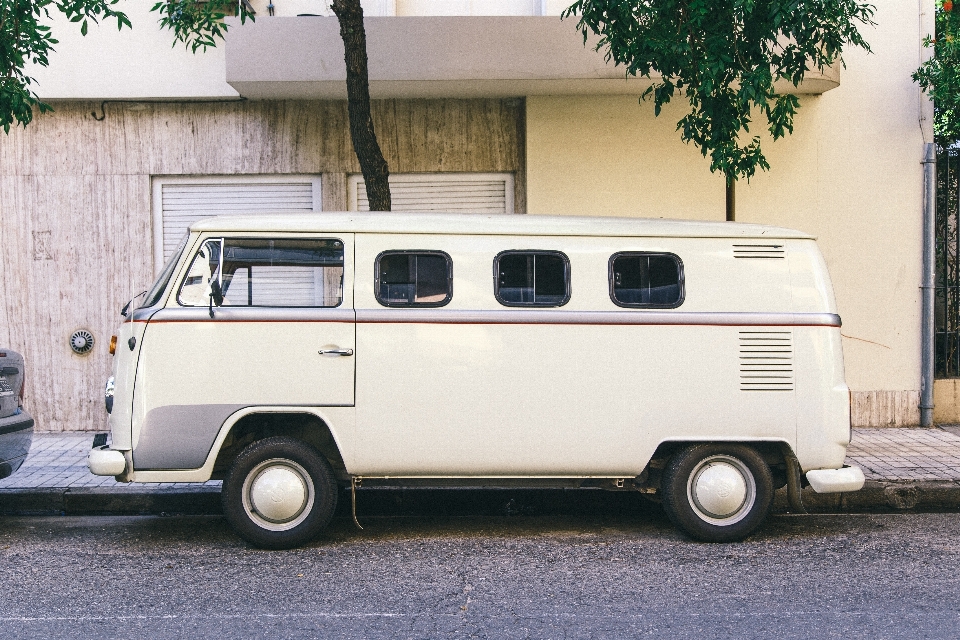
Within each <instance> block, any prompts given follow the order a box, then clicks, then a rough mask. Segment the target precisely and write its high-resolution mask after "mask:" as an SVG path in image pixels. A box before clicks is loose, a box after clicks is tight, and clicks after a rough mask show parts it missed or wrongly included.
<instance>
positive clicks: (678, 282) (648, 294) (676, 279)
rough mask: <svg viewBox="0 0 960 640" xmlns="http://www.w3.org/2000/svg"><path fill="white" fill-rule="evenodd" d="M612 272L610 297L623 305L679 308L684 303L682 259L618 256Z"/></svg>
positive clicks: (656, 254)
mask: <svg viewBox="0 0 960 640" xmlns="http://www.w3.org/2000/svg"><path fill="white" fill-rule="evenodd" d="M610 271H611V274H610V277H611V283H610V294H611V297H612V298H613V301H614V302H615V303H617V304H619V305H621V306H626V307H641V306H643V307H676V306H678V305H679V304H680V303H681V302H682V301H683V275H682V268H681V264H680V258H678V257H677V256H675V255H673V254H669V253H621V254H617V255H615V256H614V257H613V259H612V260H611V269H610Z"/></svg>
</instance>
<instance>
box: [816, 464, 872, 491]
mask: <svg viewBox="0 0 960 640" xmlns="http://www.w3.org/2000/svg"><path fill="white" fill-rule="evenodd" d="M807 481H808V482H809V483H810V486H811V487H813V490H814V491H816V492H817V493H845V492H847V491H859V490H860V489H862V488H863V483H864V482H865V479H864V477H863V471H861V470H860V467H851V466H849V465H844V467H843V468H842V469H814V470H812V471H807Z"/></svg>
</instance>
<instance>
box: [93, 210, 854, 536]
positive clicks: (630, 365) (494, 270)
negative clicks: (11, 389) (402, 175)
mask: <svg viewBox="0 0 960 640" xmlns="http://www.w3.org/2000/svg"><path fill="white" fill-rule="evenodd" d="M124 316H125V319H124V322H123V324H122V326H121V327H120V329H119V332H118V335H117V337H116V340H115V344H116V346H115V349H116V352H115V355H114V365H113V375H112V376H111V378H110V380H109V381H108V383H107V391H106V396H107V397H106V401H107V411H108V412H109V413H110V418H109V423H110V432H111V433H110V435H111V442H110V444H109V445H106V444H104V441H103V438H102V437H101V439H100V441H97V442H95V446H94V448H93V449H92V450H91V452H90V456H89V466H90V470H91V471H92V472H93V473H95V474H98V475H109V476H116V477H117V478H118V479H119V480H122V481H131V482H202V481H206V480H209V479H211V478H222V479H223V481H224V484H223V493H222V496H223V508H224V512H225V514H226V517H227V518H228V520H229V521H230V523H231V524H232V525H233V526H234V527H235V529H236V530H237V532H238V533H239V534H240V535H241V536H242V537H244V538H245V539H247V540H248V541H249V542H251V543H253V544H255V545H258V546H262V547H271V548H286V547H291V546H295V545H299V544H302V543H304V542H306V541H308V540H310V539H311V538H312V537H313V536H315V535H316V534H317V532H318V531H320V530H321V529H322V528H323V527H324V526H325V525H327V524H328V522H329V521H330V518H331V517H332V515H333V512H334V509H335V507H336V502H337V496H338V486H351V485H352V486H353V487H354V488H355V487H356V486H357V483H358V482H360V481H361V480H362V481H363V483H364V485H365V486H367V485H369V484H378V483H379V484H388V483H397V484H404V485H408V486H409V485H413V484H420V485H431V486H444V485H450V484H456V485H458V486H463V485H464V484H476V485H481V486H491V485H496V486H516V485H520V486H523V485H528V486H529V485H536V486H544V485H551V484H555V485H558V486H593V487H606V488H610V489H620V490H633V491H641V492H645V493H650V494H654V497H657V496H658V497H659V498H660V499H661V501H662V504H663V507H664V509H665V510H666V512H667V514H668V515H669V516H670V518H671V520H672V521H673V522H674V523H675V524H676V525H677V526H678V527H679V528H680V529H682V530H683V531H685V532H686V533H687V534H688V535H690V536H692V537H693V538H696V539H700V540H710V541H726V540H738V539H742V538H743V537H745V536H747V535H749V534H750V533H751V532H752V531H754V530H755V529H756V528H757V527H758V526H759V525H760V523H761V522H762V521H763V520H764V518H765V517H766V516H767V514H768V512H769V510H770V506H771V503H772V498H773V492H774V490H775V489H776V488H778V487H781V486H784V485H787V486H788V489H789V493H790V495H791V497H792V498H793V500H794V503H797V502H798V501H799V491H800V487H801V485H802V484H806V483H809V484H811V485H812V486H813V488H814V489H815V490H816V491H818V492H839V491H854V490H857V489H859V488H860V487H861V486H862V485H863V474H862V472H861V471H860V470H859V469H856V468H851V467H845V466H844V464H843V461H844V455H845V451H846V447H847V444H848V443H849V441H850V413H849V411H850V400H849V393H848V389H847V386H846V384H845V383H844V378H843V361H842V355H841V347H840V318H839V317H838V316H837V313H836V307H835V303H834V298H833V292H832V290H831V285H830V279H829V277H828V275H827V270H826V266H825V265H824V262H823V259H822V257H821V255H820V252H819V250H818V249H817V246H816V243H815V242H814V239H813V238H811V237H810V236H808V235H805V234H803V233H799V232H796V231H791V230H787V229H778V228H773V227H767V226H756V225H745V224H734V223H704V222H681V221H667V220H655V219H629V218H575V217H547V216H532V215H531V216H485V215H463V214H454V215H442V214H399V213H382V214H375V213H339V214H331V213H323V214H296V215H291V214H271V215H253V216H242V217H239V216H238V217H221V218H213V219H209V220H205V221H202V222H198V223H196V224H194V225H193V226H192V227H191V229H190V233H189V235H188V236H187V237H186V238H184V240H183V242H182V243H181V244H180V247H179V248H178V249H177V251H176V253H175V254H174V255H173V257H172V258H171V259H170V261H169V262H168V263H167V265H166V266H165V267H164V269H163V271H162V272H161V274H160V276H159V278H158V279H157V281H156V283H154V285H153V287H152V288H151V289H150V291H149V292H148V293H147V294H146V296H145V298H144V299H143V301H142V304H140V306H139V308H136V309H125V310H124Z"/></svg>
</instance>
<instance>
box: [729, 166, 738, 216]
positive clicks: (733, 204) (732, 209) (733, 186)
mask: <svg viewBox="0 0 960 640" xmlns="http://www.w3.org/2000/svg"><path fill="white" fill-rule="evenodd" d="M736 219H737V178H736V176H734V175H733V174H727V222H733V221H735V220H736Z"/></svg>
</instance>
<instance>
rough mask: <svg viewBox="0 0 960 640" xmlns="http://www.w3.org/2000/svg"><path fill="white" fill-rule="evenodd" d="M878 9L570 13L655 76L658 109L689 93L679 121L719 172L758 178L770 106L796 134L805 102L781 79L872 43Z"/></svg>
mask: <svg viewBox="0 0 960 640" xmlns="http://www.w3.org/2000/svg"><path fill="white" fill-rule="evenodd" d="M873 14H874V7H873V6H872V5H869V4H861V3H858V2H856V1H855V0H577V2H575V3H574V4H573V5H571V6H570V7H569V8H568V9H567V10H566V11H565V12H564V14H563V17H564V18H568V17H570V16H579V18H580V21H579V23H578V24H577V28H578V29H579V30H580V31H582V32H583V37H584V42H586V40H587V37H588V36H589V35H590V34H596V35H598V36H599V37H600V40H599V43H598V44H597V50H603V51H605V53H606V57H607V60H613V62H614V63H616V64H617V65H623V66H624V67H626V73H627V75H630V76H643V77H648V78H651V77H653V76H652V74H660V78H656V77H653V80H654V82H653V84H652V86H651V87H650V88H648V89H647V90H646V91H645V92H644V93H643V96H642V98H641V100H644V99H647V98H649V97H651V96H652V97H653V105H654V112H655V113H656V114H657V115H660V111H661V109H662V108H663V105H665V104H667V103H668V102H670V100H671V99H672V98H673V97H674V96H675V95H676V94H677V92H682V95H684V96H685V97H686V99H687V100H688V102H689V104H690V110H689V113H688V114H687V115H686V116H684V117H683V118H682V119H681V120H680V121H679V122H678V123H677V130H678V131H680V132H681V138H682V139H683V141H684V142H693V143H694V144H695V145H696V146H697V147H698V148H699V149H700V152H701V153H702V154H703V155H704V156H707V155H708V154H709V156H710V170H711V171H720V172H722V173H724V174H726V175H727V176H728V178H729V179H734V180H735V179H737V178H740V177H746V178H748V179H749V178H750V177H751V176H753V175H754V174H755V173H756V171H757V169H758V168H760V169H764V170H766V169H769V167H770V165H769V163H768V162H767V159H766V158H765V157H764V155H763V152H762V151H761V149H760V137H759V136H757V135H753V136H752V137H751V136H750V124H751V118H752V116H753V114H755V113H758V112H759V113H761V114H763V115H764V116H765V118H766V124H767V129H768V130H769V132H770V134H771V135H772V136H773V138H774V140H776V139H778V138H781V137H783V136H784V135H786V134H787V133H793V118H794V116H795V115H796V113H797V110H798V109H799V107H800V102H799V100H798V99H797V96H795V95H783V94H781V95H778V94H776V93H775V92H774V88H773V86H774V83H775V82H776V81H778V80H787V81H789V82H790V83H791V84H793V85H794V86H797V85H799V84H800V82H801V81H802V80H803V78H804V76H805V74H806V73H807V72H808V71H810V70H811V69H816V70H823V69H824V68H825V67H828V66H830V65H832V64H833V63H834V62H837V61H840V62H842V57H841V53H842V50H843V47H844V46H845V45H853V46H857V47H861V48H863V49H865V50H867V51H869V50H870V46H869V45H868V44H867V42H866V41H865V40H864V39H863V37H862V36H861V35H860V32H859V31H858V28H857V27H858V24H860V25H872V24H873V21H872V18H873Z"/></svg>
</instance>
